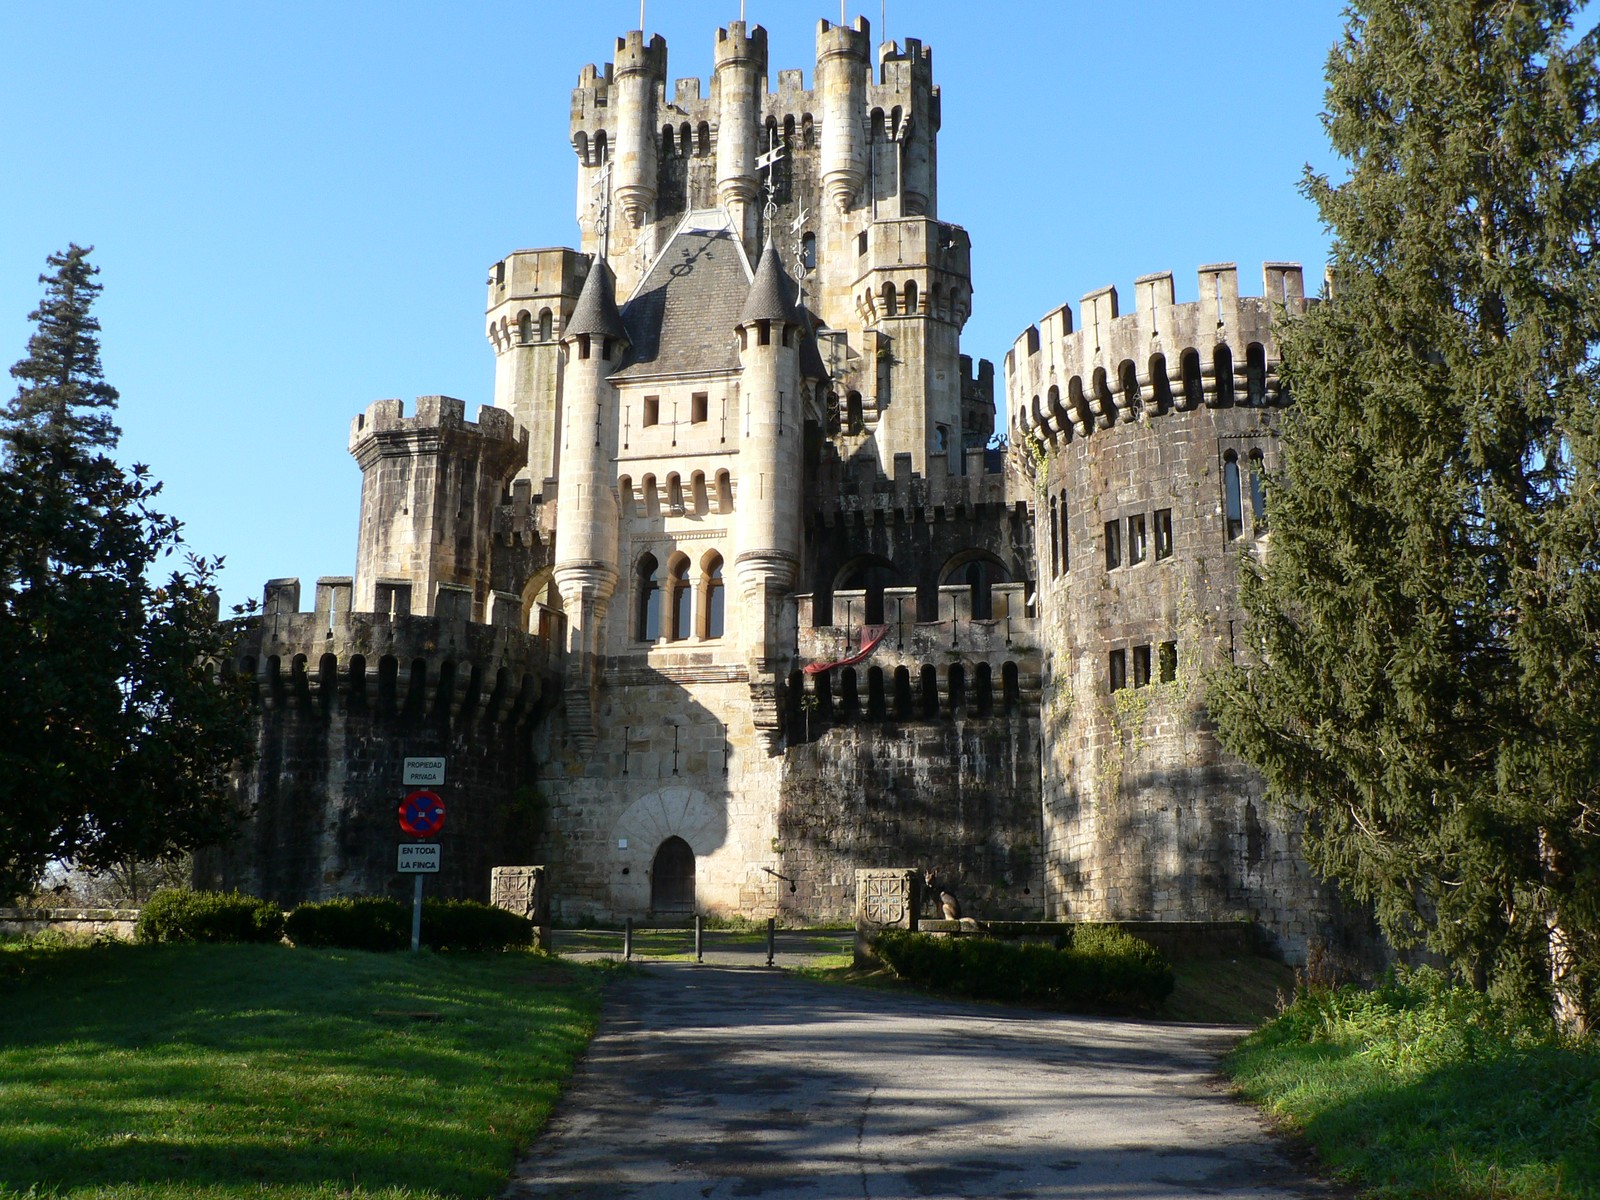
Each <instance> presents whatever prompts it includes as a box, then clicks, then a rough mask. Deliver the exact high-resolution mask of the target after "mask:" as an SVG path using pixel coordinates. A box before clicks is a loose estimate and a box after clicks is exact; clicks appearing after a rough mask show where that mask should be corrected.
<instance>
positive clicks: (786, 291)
mask: <svg viewBox="0 0 1600 1200" xmlns="http://www.w3.org/2000/svg"><path fill="white" fill-rule="evenodd" d="M794 301H795V286H794V281H793V280H792V279H790V278H789V275H788V273H787V272H786V271H784V269H783V263H781V262H779V261H778V251H777V248H776V247H775V246H774V245H773V244H772V242H771V241H770V240H769V241H768V242H767V248H766V249H765V250H763V251H762V252H761V264H760V265H759V266H758V267H756V278H755V282H754V283H752V284H751V285H750V295H749V296H748V297H746V298H745V302H744V309H743V311H741V312H740V313H739V324H741V325H748V324H750V323H751V322H752V321H791V322H792V321H794V320H795V312H794Z"/></svg>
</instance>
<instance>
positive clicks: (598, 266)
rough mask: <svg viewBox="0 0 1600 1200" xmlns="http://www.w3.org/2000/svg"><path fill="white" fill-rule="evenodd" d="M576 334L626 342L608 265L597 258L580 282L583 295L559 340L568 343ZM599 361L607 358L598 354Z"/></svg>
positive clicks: (626, 333) (581, 294) (580, 295)
mask: <svg viewBox="0 0 1600 1200" xmlns="http://www.w3.org/2000/svg"><path fill="white" fill-rule="evenodd" d="M580 334H588V335H589V336H590V337H591V338H593V337H600V338H612V339H616V340H618V341H620V342H624V343H625V342H626V341H627V340H628V331H627V329H625V328H624V327H623V324H622V312H621V310H620V309H618V308H617V288H616V281H615V277H614V276H613V275H612V274H611V265H610V264H609V263H607V262H606V260H605V259H603V258H601V257H599V256H598V255H596V256H595V260H594V264H593V265H592V266H591V267H590V268H589V277H588V278H587V279H585V280H584V281H583V291H582V292H580V293H579V294H578V304H577V307H575V308H574V309H573V310H572V317H571V319H570V320H568V321H567V327H566V329H565V330H564V331H563V332H562V335H561V340H562V341H569V340H571V339H573V338H576V337H577V336H578V335H580ZM602 357H609V356H608V355H604V354H603V353H602Z"/></svg>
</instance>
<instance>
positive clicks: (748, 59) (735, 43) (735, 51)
mask: <svg viewBox="0 0 1600 1200" xmlns="http://www.w3.org/2000/svg"><path fill="white" fill-rule="evenodd" d="M711 61H712V70H713V71H716V70H720V69H721V68H722V66H723V65H724V64H729V65H732V64H735V63H738V64H744V63H749V64H751V65H752V66H754V67H755V69H757V70H759V71H760V72H761V74H762V76H763V77H765V75H766V73H767V31H766V30H765V29H763V28H762V27H761V26H759V25H746V24H745V23H744V22H743V21H729V22H728V24H726V25H724V26H723V27H721V28H720V29H718V30H717V43H716V46H715V47H714V48H713V49H712V52H711ZM683 85H684V81H683V80H681V79H680V80H678V81H677V87H678V89H679V90H681V89H682V87H683ZM699 86H700V83H699V80H696V81H695V90H696V92H698V91H699Z"/></svg>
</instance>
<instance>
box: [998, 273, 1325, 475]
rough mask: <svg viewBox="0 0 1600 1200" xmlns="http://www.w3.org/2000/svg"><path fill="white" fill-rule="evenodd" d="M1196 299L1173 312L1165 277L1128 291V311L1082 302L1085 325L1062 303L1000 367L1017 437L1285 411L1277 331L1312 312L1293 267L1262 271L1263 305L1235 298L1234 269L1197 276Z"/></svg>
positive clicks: (1112, 293) (1104, 296) (1109, 302)
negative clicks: (1203, 414) (1212, 413)
mask: <svg viewBox="0 0 1600 1200" xmlns="http://www.w3.org/2000/svg"><path fill="white" fill-rule="evenodd" d="M1198 279H1199V290H1200V299H1198V300H1195V301H1191V302H1187V303H1183V304H1178V303H1176V302H1175V298H1174V297H1175V292H1174V288H1173V277H1172V273H1171V272H1170V271H1166V272H1158V273H1156V274H1151V275H1144V276H1141V277H1140V278H1139V279H1138V280H1136V281H1135V283H1134V311H1133V312H1132V313H1128V314H1126V315H1125V314H1123V313H1122V312H1121V306H1120V301H1119V297H1118V294H1117V289H1116V288H1114V287H1105V288H1100V289H1097V290H1096V291H1092V292H1089V293H1087V294H1086V295H1085V296H1084V297H1083V299H1082V301H1081V303H1080V306H1079V316H1080V326H1079V327H1078V328H1074V325H1073V314H1072V309H1071V308H1070V307H1069V306H1067V305H1062V306H1061V307H1060V308H1058V309H1055V310H1054V311H1052V312H1051V313H1049V314H1047V315H1046V316H1045V317H1044V318H1043V319H1042V320H1041V321H1040V322H1039V323H1038V324H1037V325H1032V326H1029V327H1028V329H1027V330H1026V331H1024V333H1023V334H1022V336H1021V337H1019V338H1018V339H1017V340H1016V342H1015V343H1014V344H1013V345H1012V348H1011V350H1010V351H1008V352H1007V354H1006V358H1005V379H1006V398H1007V410H1008V411H1009V412H1010V414H1011V420H1010V424H1011V432H1012V436H1013V438H1014V439H1015V438H1017V437H1021V436H1023V435H1026V436H1030V437H1033V438H1037V439H1039V440H1041V441H1043V442H1045V443H1047V444H1049V445H1052V446H1053V445H1055V444H1056V443H1057V442H1058V441H1070V440H1071V439H1073V438H1074V437H1079V436H1087V435H1089V434H1091V433H1093V432H1094V431H1095V430H1096V429H1105V428H1109V427H1110V426H1111V425H1113V424H1116V423H1118V422H1119V421H1137V420H1140V419H1143V418H1144V417H1146V416H1149V415H1159V414H1162V413H1166V412H1169V411H1174V410H1176V411H1178V412H1185V411H1189V410H1192V409H1194V408H1198V407H1202V406H1203V407H1207V408H1218V407H1229V406H1232V405H1236V404H1237V405H1245V406H1258V407H1268V406H1274V405H1280V404H1284V403H1287V396H1286V395H1285V394H1284V392H1283V389H1282V386H1281V384H1280V382H1279V380H1278V374H1277V367H1278V361H1279V360H1278V355H1277V352H1276V346H1275V343H1274V340H1273V336H1272V326H1273V322H1274V320H1275V319H1277V317H1278V315H1279V314H1281V313H1282V314H1287V315H1289V316H1298V315H1300V314H1301V313H1304V312H1305V310H1306V307H1307V304H1308V303H1314V301H1309V302H1308V301H1307V299H1306V296H1305V288H1304V282H1303V276H1302V272H1301V268H1300V265H1299V264H1298V263H1280V262H1268V263H1265V264H1264V265H1263V268H1262V283H1263V288H1262V290H1263V295H1261V296H1259V297H1257V296H1240V295H1239V279H1238V269H1237V267H1236V266H1235V265H1234V264H1233V263H1216V264H1211V265H1208V266H1203V267H1200V268H1199V270H1198Z"/></svg>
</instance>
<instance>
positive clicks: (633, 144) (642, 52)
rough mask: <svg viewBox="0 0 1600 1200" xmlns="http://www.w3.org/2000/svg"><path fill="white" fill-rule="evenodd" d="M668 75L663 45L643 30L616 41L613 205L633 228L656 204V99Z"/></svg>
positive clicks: (661, 39) (657, 38)
mask: <svg viewBox="0 0 1600 1200" xmlns="http://www.w3.org/2000/svg"><path fill="white" fill-rule="evenodd" d="M666 77H667V43H666V41H665V40H664V39H663V38H662V37H661V35H660V34H657V35H656V36H655V37H653V38H651V39H650V41H649V42H646V41H645V40H644V33H643V31H642V30H638V29H635V30H632V31H630V32H629V33H628V34H627V35H626V36H625V37H620V38H618V39H617V57H616V63H615V83H614V84H613V86H612V89H611V90H612V95H613V98H614V99H615V101H616V116H615V118H614V119H615V121H616V126H615V128H616V138H617V151H616V166H615V168H614V170H615V171H616V177H615V179H614V181H613V185H614V190H615V195H616V198H617V203H618V204H619V205H620V206H621V207H622V212H623V215H624V216H626V217H627V218H628V220H629V222H630V223H632V224H633V225H634V226H635V227H638V226H641V225H645V224H648V223H649V221H650V220H651V217H652V216H653V210H654V208H655V203H656V134H655V127H656V97H657V94H658V93H659V91H660V90H661V88H662V87H663V86H664V82H665V80H666Z"/></svg>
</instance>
